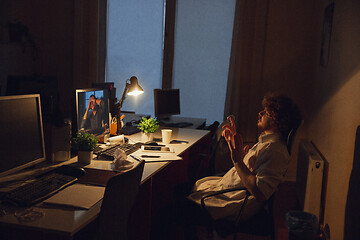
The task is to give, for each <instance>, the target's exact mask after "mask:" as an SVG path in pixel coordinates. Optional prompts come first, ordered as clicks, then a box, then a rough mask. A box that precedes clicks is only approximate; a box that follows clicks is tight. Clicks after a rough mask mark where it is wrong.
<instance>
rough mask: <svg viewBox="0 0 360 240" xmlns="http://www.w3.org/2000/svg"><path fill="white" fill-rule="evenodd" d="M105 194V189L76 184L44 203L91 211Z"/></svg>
mask: <svg viewBox="0 0 360 240" xmlns="http://www.w3.org/2000/svg"><path fill="white" fill-rule="evenodd" d="M104 192H105V187H100V186H91V185H84V184H74V185H71V186H69V187H67V188H65V189H63V190H61V191H59V192H58V193H56V194H55V195H54V196H52V197H50V198H48V199H46V200H45V201H44V203H48V204H57V205H63V206H72V207H78V208H82V209H89V208H91V207H92V206H93V205H95V204H96V203H97V202H98V201H100V200H101V199H102V198H103V196H104Z"/></svg>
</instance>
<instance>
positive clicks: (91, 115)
mask: <svg viewBox="0 0 360 240" xmlns="http://www.w3.org/2000/svg"><path fill="white" fill-rule="evenodd" d="M76 113H77V130H78V131H80V132H81V131H86V132H89V133H92V134H94V135H100V134H103V133H106V132H108V131H109V91H108V89H98V88H90V89H77V90H76Z"/></svg>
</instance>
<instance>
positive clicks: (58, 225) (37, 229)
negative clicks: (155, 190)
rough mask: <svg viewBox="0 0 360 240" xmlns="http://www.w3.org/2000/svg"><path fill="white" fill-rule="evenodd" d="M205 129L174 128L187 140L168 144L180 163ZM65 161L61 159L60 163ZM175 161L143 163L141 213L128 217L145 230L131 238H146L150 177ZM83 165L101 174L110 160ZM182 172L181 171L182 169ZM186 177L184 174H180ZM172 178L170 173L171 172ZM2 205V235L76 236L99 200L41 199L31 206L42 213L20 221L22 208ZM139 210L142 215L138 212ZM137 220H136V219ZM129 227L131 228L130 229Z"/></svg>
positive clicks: (137, 137)
mask: <svg viewBox="0 0 360 240" xmlns="http://www.w3.org/2000/svg"><path fill="white" fill-rule="evenodd" d="M208 133H209V132H208V131H204V130H195V129H185V128H183V129H173V139H179V140H187V141H189V143H188V144H176V145H175V144H173V145H171V147H173V148H174V150H175V153H176V154H177V155H181V156H182V157H183V158H184V160H183V161H178V163H176V164H179V165H181V166H187V165H188V162H187V161H188V159H187V157H186V154H188V152H189V151H190V150H191V148H193V147H195V145H197V144H198V142H199V141H201V140H203V139H204V137H205V136H206V135H207V134H208ZM160 134H161V133H160V132H158V133H155V137H160ZM129 139H130V140H131V141H134V142H137V141H139V140H140V133H137V134H134V135H131V136H130V137H129ZM76 161H77V159H76V158H72V159H71V160H70V161H68V162H65V163H66V164H68V163H74V162H76ZM62 164H64V163H62ZM171 165H175V164H174V163H171V162H156V163H146V164H145V168H144V172H143V176H142V181H141V182H142V185H141V187H140V191H139V196H138V200H137V203H136V204H138V205H136V208H137V209H138V210H139V211H140V213H138V212H135V213H134V214H132V216H131V221H135V222H136V221H143V223H142V227H143V228H144V231H147V232H145V233H144V236H145V237H144V238H142V237H141V238H138V237H136V234H137V233H135V235H134V234H129V235H130V236H135V237H130V239H145V238H146V236H147V235H148V231H149V227H150V226H149V223H150V222H149V218H150V217H151V209H152V202H153V197H154V196H152V194H151V193H152V187H153V186H152V185H153V184H154V183H153V177H154V176H156V175H157V174H159V172H164V173H165V172H166V171H165V170H164V169H165V168H166V167H167V166H171ZM86 168H89V169H95V170H98V171H99V172H100V171H103V173H104V174H108V173H110V174H111V173H112V167H111V162H109V161H100V160H93V161H92V163H91V164H90V165H88V166H86ZM183 171H186V169H183ZM182 174H184V172H182ZM182 177H183V178H185V176H182ZM170 178H171V176H170ZM95 180H96V179H95ZM168 180H169V182H176V181H177V179H175V180H174V179H168ZM0 207H1V209H4V210H5V211H6V213H7V214H6V215H4V216H1V217H0V232H1V234H2V236H6V237H5V238H4V239H74V238H75V239H76V235H77V233H79V232H80V231H81V230H82V229H84V228H85V227H86V226H88V225H89V224H91V223H92V222H94V220H96V219H97V217H98V214H99V212H100V207H101V201H100V202H98V203H97V204H95V205H94V206H93V207H92V208H91V209H89V210H78V209H71V208H65V207H60V206H59V207H57V206H56V207H55V206H51V207H50V206H45V205H44V204H42V203H40V204H37V205H36V206H34V210H36V211H41V212H43V213H44V216H43V217H41V218H40V219H38V220H36V221H33V222H26V223H21V222H19V221H18V219H17V218H16V217H15V216H14V213H15V212H19V211H22V210H24V209H23V208H18V207H11V206H3V205H0ZM139 214H141V216H140V215H139ZM137 224H138V222H137ZM130 231H131V230H130Z"/></svg>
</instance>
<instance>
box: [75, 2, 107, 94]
mask: <svg viewBox="0 0 360 240" xmlns="http://www.w3.org/2000/svg"><path fill="white" fill-rule="evenodd" d="M106 12H107V1H106V0H76V1H74V70H73V71H74V88H78V87H81V88H84V87H86V86H87V87H91V85H92V83H94V82H104V81H105V59H106Z"/></svg>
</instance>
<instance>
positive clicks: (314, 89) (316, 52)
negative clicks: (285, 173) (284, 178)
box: [262, 0, 360, 239]
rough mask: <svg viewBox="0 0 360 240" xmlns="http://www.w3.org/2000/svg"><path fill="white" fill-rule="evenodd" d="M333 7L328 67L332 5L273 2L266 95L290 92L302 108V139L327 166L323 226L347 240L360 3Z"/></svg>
mask: <svg viewBox="0 0 360 240" xmlns="http://www.w3.org/2000/svg"><path fill="white" fill-rule="evenodd" d="M333 2H334V3H335V11H334V18H333V28H332V36H331V41H330V48H329V61H328V64H327V66H326V67H324V66H322V65H321V64H320V48H321V34H322V29H323V25H322V24H323V16H324V9H325V6H327V5H328V4H329V3H330V1H311V0H305V1H304V0H299V1H291V3H289V2H288V1H283V0H273V1H272V0H270V1H269V12H268V25H267V34H266V40H265V44H266V47H265V55H264V72H263V76H264V77H263V82H262V84H263V86H262V91H263V92H267V91H269V90H274V89H276V90H281V91H283V92H286V93H288V94H289V95H291V96H292V97H293V98H294V99H295V100H296V101H297V102H298V103H299V105H300V107H301V108H302V110H303V113H304V119H305V122H304V126H303V127H302V129H301V132H300V134H301V137H306V138H308V139H309V140H310V141H312V142H313V143H314V144H315V146H316V147H317V148H318V149H319V151H320V152H321V154H322V155H323V156H324V158H325V159H326V161H327V162H328V169H327V170H326V175H325V179H324V181H325V187H324V189H323V190H324V193H325V205H324V223H325V224H329V226H330V232H331V239H343V232H344V212H345V204H346V198H347V191H348V183H349V177H350V172H351V168H352V163H353V154H354V143H355V132H356V128H357V126H358V125H359V124H360V113H359V109H360V95H359V90H360V14H359V12H360V2H359V1H357V0H347V1H333ZM293 170H295V169H293ZM293 173H294V172H293ZM292 177H294V175H293V176H292Z"/></svg>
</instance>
